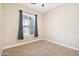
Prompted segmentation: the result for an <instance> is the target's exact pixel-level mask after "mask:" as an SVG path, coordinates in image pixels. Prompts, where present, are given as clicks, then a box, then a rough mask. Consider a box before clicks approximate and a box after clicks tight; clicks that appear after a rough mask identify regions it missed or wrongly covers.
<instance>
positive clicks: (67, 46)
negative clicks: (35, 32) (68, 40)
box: [45, 39, 79, 51]
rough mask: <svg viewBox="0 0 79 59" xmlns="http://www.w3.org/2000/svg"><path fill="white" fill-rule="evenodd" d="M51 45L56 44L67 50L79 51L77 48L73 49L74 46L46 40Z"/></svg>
mask: <svg viewBox="0 0 79 59" xmlns="http://www.w3.org/2000/svg"><path fill="white" fill-rule="evenodd" d="M45 40H47V41H49V42H51V43H55V44H57V45H60V46H63V47H66V48H70V49H73V50H75V51H79V48H75V47H72V46H69V45H65V44H62V43H59V42H55V41H52V40H48V39H45Z"/></svg>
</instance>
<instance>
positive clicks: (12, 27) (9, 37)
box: [3, 4, 42, 47]
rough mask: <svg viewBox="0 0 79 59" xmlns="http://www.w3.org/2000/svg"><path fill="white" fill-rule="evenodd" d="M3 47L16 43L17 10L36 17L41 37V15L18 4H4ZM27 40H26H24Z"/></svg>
mask: <svg viewBox="0 0 79 59" xmlns="http://www.w3.org/2000/svg"><path fill="white" fill-rule="evenodd" d="M3 7H4V17H3V18H4V47H5V46H9V45H10V44H13V43H15V42H16V41H17V35H18V22H19V10H23V11H25V12H30V13H34V14H37V15H38V28H39V29H38V32H39V37H42V14H40V13H38V12H36V11H34V10H30V9H28V8H26V7H25V6H22V5H19V4H4V6H3ZM26 40H27V39H26Z"/></svg>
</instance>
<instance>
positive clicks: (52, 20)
mask: <svg viewBox="0 0 79 59" xmlns="http://www.w3.org/2000/svg"><path fill="white" fill-rule="evenodd" d="M44 36H45V37H46V38H48V40H50V41H53V42H59V43H61V44H64V45H68V46H70V47H74V48H77V49H79V4H64V5H62V6H59V7H57V8H55V9H52V10H50V11H49V12H47V13H45V14H44Z"/></svg>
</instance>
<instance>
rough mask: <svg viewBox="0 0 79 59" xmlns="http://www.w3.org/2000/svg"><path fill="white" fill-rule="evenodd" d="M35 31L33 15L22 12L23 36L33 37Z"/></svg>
mask: <svg viewBox="0 0 79 59" xmlns="http://www.w3.org/2000/svg"><path fill="white" fill-rule="evenodd" d="M34 33H35V16H34V15H31V14H27V13H23V36H24V38H28V37H34Z"/></svg>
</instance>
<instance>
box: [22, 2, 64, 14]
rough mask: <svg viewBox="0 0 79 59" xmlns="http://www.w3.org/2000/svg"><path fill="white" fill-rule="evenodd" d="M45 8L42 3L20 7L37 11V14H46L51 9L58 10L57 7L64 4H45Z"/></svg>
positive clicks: (26, 4)
mask: <svg viewBox="0 0 79 59" xmlns="http://www.w3.org/2000/svg"><path fill="white" fill-rule="evenodd" d="M43 4H44V7H42V3H36V4H31V3H21V4H20V5H24V6H26V7H27V8H29V9H33V10H36V11H37V12H40V13H45V12H47V11H49V10H51V9H54V8H56V7H57V6H60V5H63V3H43Z"/></svg>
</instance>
